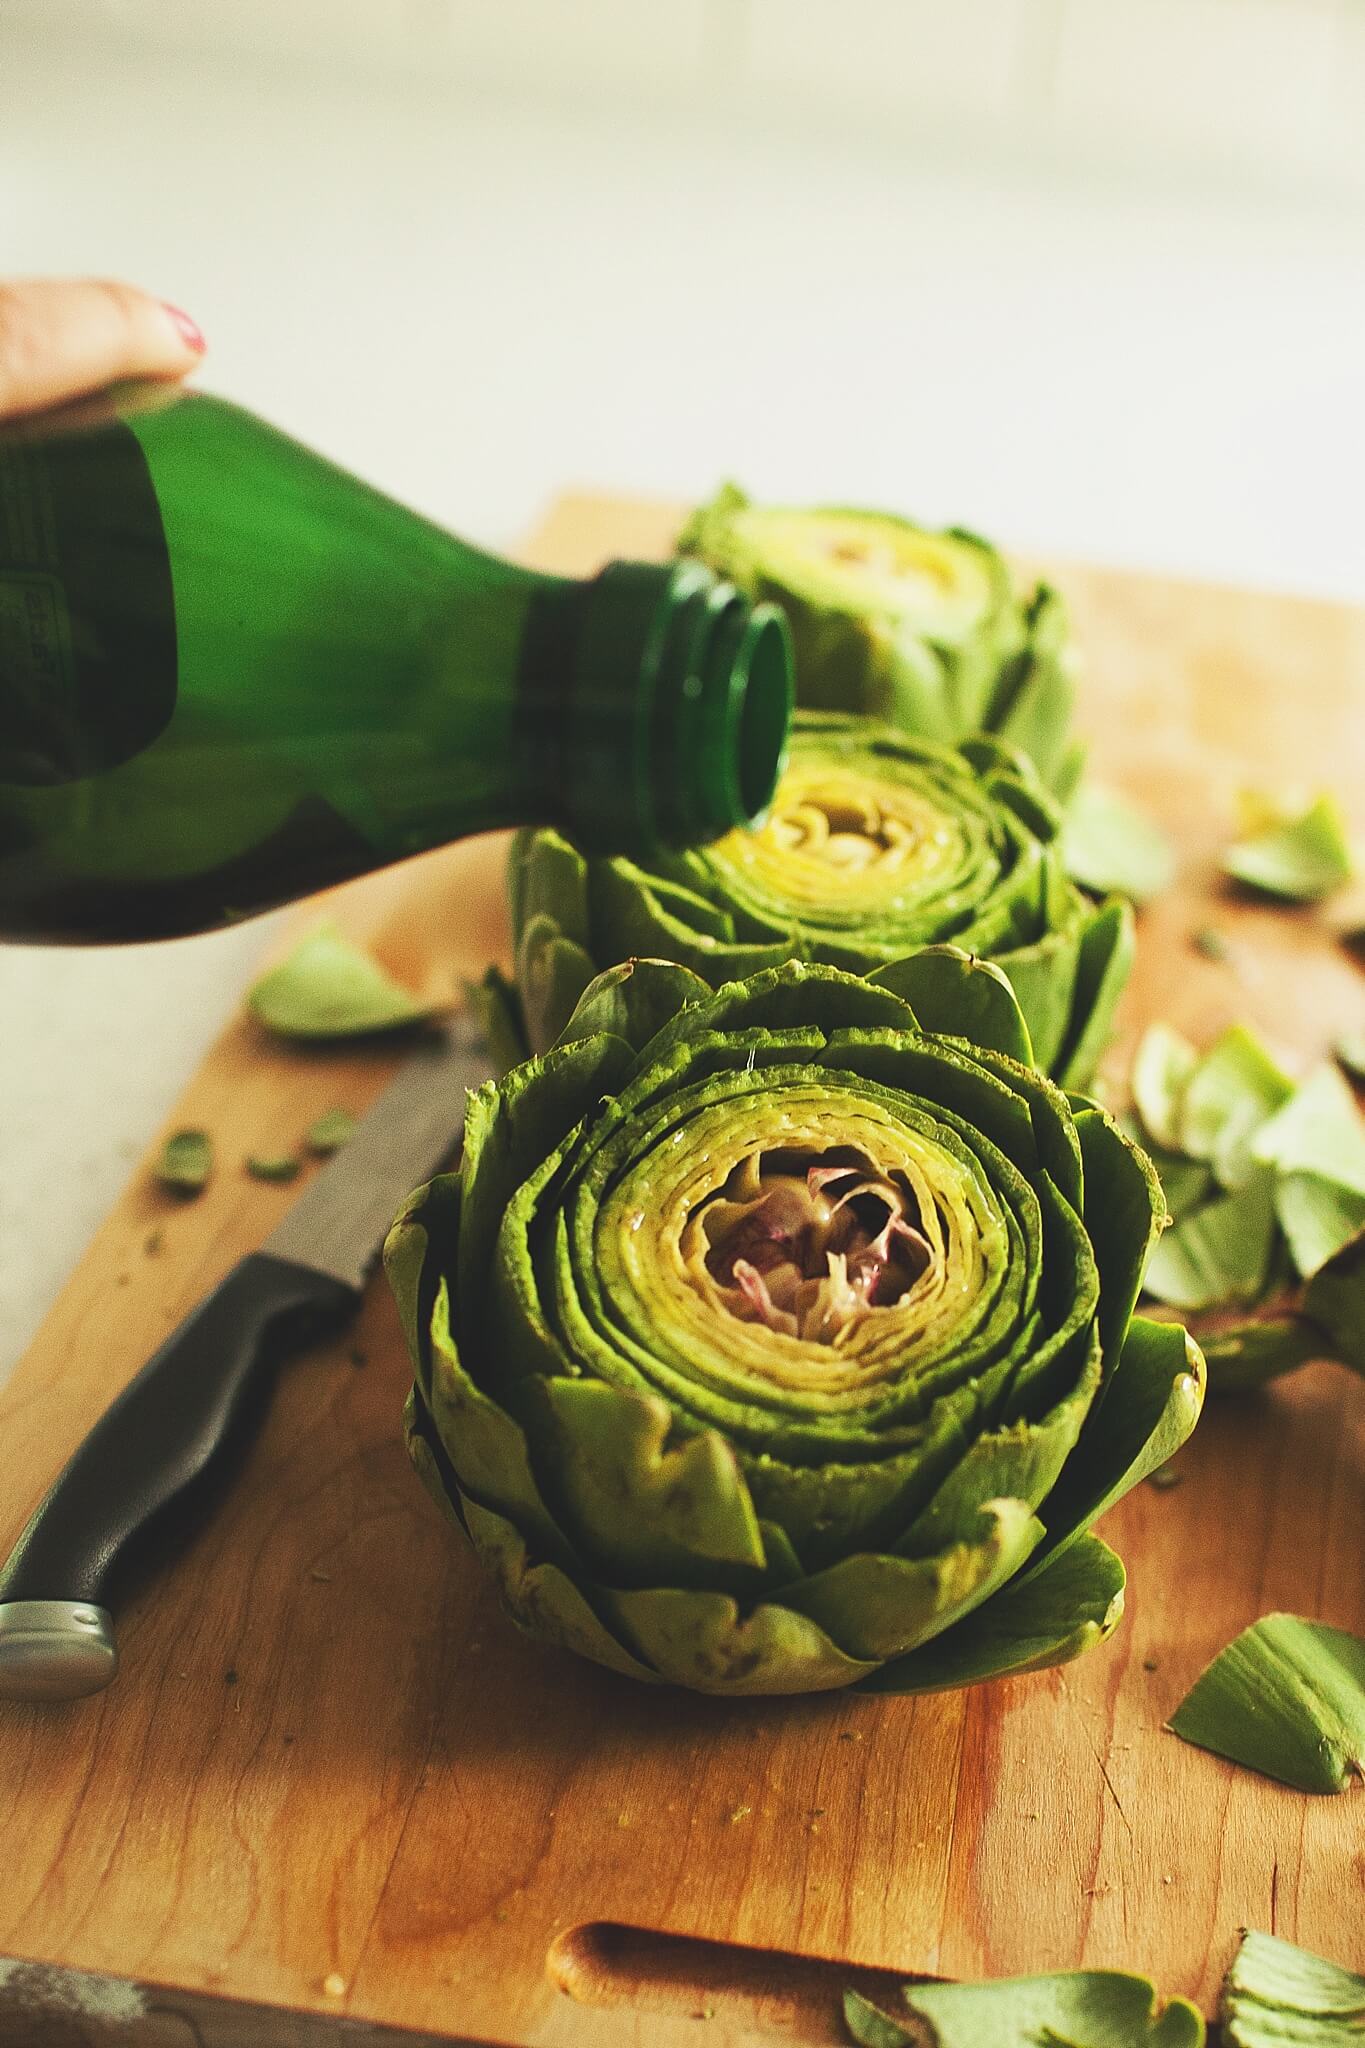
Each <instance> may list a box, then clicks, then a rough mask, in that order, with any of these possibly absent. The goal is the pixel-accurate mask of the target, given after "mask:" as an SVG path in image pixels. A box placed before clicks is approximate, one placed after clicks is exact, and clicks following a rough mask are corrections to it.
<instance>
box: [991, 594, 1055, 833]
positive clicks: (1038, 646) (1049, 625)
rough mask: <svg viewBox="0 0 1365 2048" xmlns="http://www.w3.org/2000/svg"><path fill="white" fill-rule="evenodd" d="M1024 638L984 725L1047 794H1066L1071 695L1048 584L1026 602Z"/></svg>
mask: <svg viewBox="0 0 1365 2048" xmlns="http://www.w3.org/2000/svg"><path fill="white" fill-rule="evenodd" d="M1024 632H1025V639H1024V644H1023V646H1022V647H1020V648H1019V649H1018V650H1017V651H1016V652H1015V653H1014V654H1013V655H1011V656H1010V657H1009V659H1008V660H1006V661H1005V662H1004V663H1003V664H1002V665H1001V669H1000V673H999V676H998V677H997V679H996V684H995V687H994V690H993V693H992V696H991V698H990V701H989V702H988V703H987V705H986V707H985V712H984V715H983V723H986V724H989V725H991V726H993V727H994V728H995V729H996V730H997V731H998V732H1000V733H1001V734H1002V735H1003V736H1004V737H1005V738H1006V739H1009V740H1012V741H1013V742H1014V744H1015V745H1016V746H1017V747H1021V748H1022V749H1023V751H1024V752H1025V753H1026V754H1027V755H1028V757H1029V759H1030V760H1031V761H1032V762H1033V763H1034V764H1035V766H1036V767H1037V770H1038V773H1039V775H1040V776H1041V777H1042V779H1043V781H1044V782H1045V783H1047V784H1048V786H1049V787H1050V788H1051V789H1053V790H1055V791H1056V792H1057V793H1058V794H1059V795H1063V794H1068V793H1069V791H1068V789H1067V780H1068V770H1069V769H1070V767H1071V765H1072V759H1073V756H1074V755H1075V754H1076V753H1077V751H1078V750H1077V749H1076V748H1075V747H1074V746H1071V745H1069V744H1068V741H1067V728H1068V727H1069V725H1070V723H1071V714H1072V711H1073V709H1074V705H1075V694H1076V693H1075V688H1074V684H1073V681H1072V675H1071V658H1070V656H1069V654H1068V651H1067V645H1066V641H1067V618H1066V606H1065V604H1064V602H1063V600H1062V598H1061V595H1060V593H1059V592H1058V591H1056V590H1054V589H1053V588H1052V587H1051V586H1050V585H1049V584H1046V583H1040V584H1039V585H1038V586H1037V588H1036V590H1035V591H1034V593H1033V596H1032V597H1031V598H1030V600H1029V602H1028V604H1027V606H1026V608H1025V613H1024Z"/></svg>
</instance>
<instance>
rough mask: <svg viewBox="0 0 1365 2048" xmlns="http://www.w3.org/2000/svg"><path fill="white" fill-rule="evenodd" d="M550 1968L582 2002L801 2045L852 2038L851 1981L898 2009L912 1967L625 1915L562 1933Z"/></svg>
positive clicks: (559, 1985)
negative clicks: (861, 1963)
mask: <svg viewBox="0 0 1365 2048" xmlns="http://www.w3.org/2000/svg"><path fill="white" fill-rule="evenodd" d="M545 1967H546V1969H547V1971H548V1973H549V1977H550V1982H551V1983H552V1984H553V1985H554V1986H555V1988H556V1990H558V1991H562V1992H563V1993H564V1995H565V1997H567V1998H572V1999H573V2000H575V2001H576V2003H578V2004H580V2005H591V2006H598V2007H618V2008H620V2007H625V2008H628V2009H629V2010H631V2011H633V2012H638V2013H655V2014H658V2015H659V2016H661V2017H665V2016H666V2017H669V2018H692V2019H708V2020H719V2021H729V2022H730V2023H731V2024H732V2025H733V2026H735V2027H741V2026H742V2027H744V2028H746V2029H747V2030H748V2033H749V2034H751V2035H754V2034H756V2035H759V2036H761V2035H763V2034H771V2035H772V2036H773V2038H774V2039H775V2040H785V2041H800V2042H801V2043H802V2044H803V2048H804V2044H807V2043H809V2044H810V2048H821V2044H824V2043H834V2042H842V2041H847V2039H848V2035H847V2034H846V2032H845V2031H844V2027H843V2021H842V2018H841V2012H842V2007H843V1994H844V1992H845V1991H846V1990H847V1989H848V1988H849V1987H850V1986H852V1987H853V1988H854V1989H855V1990H858V1991H861V1992H862V1994H863V1996H864V1997H865V1998H871V1999H873V2000H874V2001H875V2002H876V2003H878V2004H881V2005H890V2006H893V2007H894V2006H895V2005H898V2004H899V2002H900V2001H899V1997H898V1995H897V1987H898V1986H899V1985H901V1984H903V1983H904V1982H905V1981H906V1975H907V1973H906V1972H899V1973H895V1972H892V1971H890V1970H865V1969H858V1968H856V1967H855V1966H854V1965H853V1964H851V1963H840V1962H823V1961H820V1960H818V1959H817V1958H815V1957H813V1956H799V1955H793V1954H790V1953H789V1952H787V1951H786V1950H783V1949H770V1948H764V1949H759V1948H745V1947H742V1946H741V1945H740V1944H739V1943H737V1942H728V1941H704V1940H700V1939H698V1938H697V1937H695V1936H693V1935H686V1934H658V1933H655V1932H653V1931H652V1930H651V1929H649V1928H647V1927H630V1926H627V1925H625V1924H624V1923H623V1922H621V1921H618V1920H593V1921H587V1922H585V1923H584V1924H583V1925H582V1926H579V1927H570V1928H569V1929H567V1930H566V1932H564V1933H563V1934H560V1935H557V1936H556V1938H555V1940H554V1941H552V1942H551V1944H550V1948H549V1951H548V1953H547V1955H546V1958H545Z"/></svg>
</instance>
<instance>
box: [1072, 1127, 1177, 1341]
mask: <svg viewBox="0 0 1365 2048" xmlns="http://www.w3.org/2000/svg"><path fill="white" fill-rule="evenodd" d="M1076 1136H1077V1138H1078V1139H1079V1140H1080V1147H1081V1162H1082V1165H1083V1167H1084V1171H1085V1202H1084V1214H1085V1227H1086V1230H1087V1232H1088V1233H1089V1236H1090V1242H1091V1244H1092V1245H1093V1246H1094V1248H1095V1264H1096V1265H1097V1266H1098V1267H1099V1271H1100V1309H1099V1332H1100V1343H1101V1345H1102V1346H1103V1348H1104V1356H1105V1363H1106V1369H1107V1368H1108V1366H1109V1365H1110V1363H1111V1362H1112V1361H1113V1360H1114V1359H1116V1358H1117V1356H1118V1353H1119V1350H1120V1348H1121V1346H1122V1344H1123V1338H1124V1332H1125V1331H1126V1330H1127V1328H1128V1324H1129V1320H1130V1318H1131V1317H1132V1313H1133V1310H1134V1308H1135V1307H1136V1305H1137V1298H1138V1289H1139V1288H1140V1286H1141V1285H1142V1275H1143V1271H1144V1268H1145V1267H1146V1265H1147V1262H1148V1258H1149V1255H1150V1253H1151V1250H1152V1247H1153V1245H1154V1244H1155V1243H1156V1241H1157V1233H1158V1231H1159V1230H1160V1229H1161V1224H1162V1219H1163V1217H1164V1216H1165V1213H1166V1202H1165V1197H1164V1196H1163V1195H1162V1192H1161V1183H1160V1181H1159V1180H1158V1179H1157V1176H1156V1169H1155V1168H1154V1167H1153V1165H1152V1162H1151V1160H1150V1159H1148V1157H1147V1155H1146V1153H1144V1152H1141V1151H1139V1149H1138V1147H1137V1146H1136V1145H1133V1144H1130V1143H1129V1141H1128V1139H1127V1138H1125V1137H1124V1135H1123V1133H1122V1131H1121V1130H1120V1129H1119V1127H1118V1125H1117V1124H1116V1123H1115V1121H1114V1119H1113V1117H1111V1116H1110V1115H1109V1114H1108V1112H1107V1111H1106V1110H1103V1109H1083V1110H1081V1111H1080V1113H1079V1114H1078V1116H1077V1118H1076Z"/></svg>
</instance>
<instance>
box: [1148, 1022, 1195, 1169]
mask: <svg viewBox="0 0 1365 2048" xmlns="http://www.w3.org/2000/svg"><path fill="white" fill-rule="evenodd" d="M1198 1064H1199V1055H1198V1053H1197V1052H1196V1051H1195V1049H1194V1047H1193V1046H1192V1045H1191V1044H1190V1041H1189V1040H1188V1038H1182V1036H1181V1034H1180V1033H1179V1032H1178V1031H1173V1030H1172V1029H1171V1026H1170V1025H1169V1024H1160V1023H1158V1024H1149V1025H1148V1027H1147V1029H1146V1030H1145V1031H1144V1032H1143V1034H1142V1037H1141V1038H1140V1040H1139V1041H1138V1049H1137V1051H1136V1052H1135V1053H1134V1055H1133V1075H1132V1087H1133V1101H1134V1103H1135V1104H1136V1106H1137V1113H1138V1115H1139V1117H1141V1119H1142V1124H1143V1128H1144V1130H1145V1131H1146V1133H1147V1136H1148V1137H1149V1138H1150V1139H1151V1140H1152V1142H1153V1144H1156V1145H1161V1146H1164V1147H1165V1149H1166V1150H1167V1151H1168V1152H1175V1151H1178V1150H1179V1149H1180V1135H1179V1132H1180V1102H1181V1097H1182V1096H1183V1094H1184V1092H1185V1087H1186V1084H1187V1083H1188V1081H1189V1078H1190V1076H1191V1074H1192V1073H1193V1072H1194V1070H1195V1068H1196V1066H1197V1065H1198Z"/></svg>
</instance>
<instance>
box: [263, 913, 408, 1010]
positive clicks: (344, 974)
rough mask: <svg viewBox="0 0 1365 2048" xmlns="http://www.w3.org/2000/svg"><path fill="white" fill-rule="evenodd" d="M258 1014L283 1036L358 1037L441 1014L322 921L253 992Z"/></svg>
mask: <svg viewBox="0 0 1365 2048" xmlns="http://www.w3.org/2000/svg"><path fill="white" fill-rule="evenodd" d="M247 1007H248V1009H249V1010H250V1011H251V1013H252V1015H253V1016H254V1017H256V1018H258V1019H259V1021H260V1022H261V1023H262V1024H264V1025H265V1026H266V1028H267V1029H268V1030H270V1031H274V1032H276V1033H278V1034H279V1036H280V1037H282V1038H358V1037H366V1036H368V1035H370V1034H371V1033H374V1032H382V1031H401V1030H404V1029H406V1028H407V1027H408V1026H409V1025H413V1024H420V1023H423V1022H424V1021H425V1020H426V1019H428V1018H430V1017H432V1016H434V1015H435V1014H436V1011H435V1006H433V1005H432V1004H430V1003H424V1002H419V1001H418V999H417V997H416V996H414V995H413V994H412V993H411V991H410V990H408V989H405V988H403V987H402V986H401V985H400V984H399V983H398V982H396V981H395V980H394V979H393V977H392V976H391V975H390V974H388V973H386V972H385V970H384V968H382V967H381V966H380V964H379V962H378V961H377V960H375V959H373V958H372V957H371V956H370V954H368V953H364V952H362V951H361V950H360V948H359V947H358V946H354V945H352V943H351V941H350V940H349V939H348V938H346V937H345V936H344V935H343V934H342V932H341V931H339V930H338V928H337V926H336V925H334V924H323V925H319V926H318V928H317V930H316V931H312V932H309V933H308V934H307V936H306V937H304V938H303V939H301V940H300V941H299V943H298V945H297V946H296V947H295V948H294V950H293V952H292V953H291V954H290V955H289V957H288V959H287V960H282V961H281V962H280V964H279V966H278V967H272V968H271V969H270V971H269V972H268V973H266V974H263V975H262V976H261V978H260V980H259V981H257V982H256V983H255V984H254V985H253V986H252V988H251V989H250V990H249V991H248V993H247Z"/></svg>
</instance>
